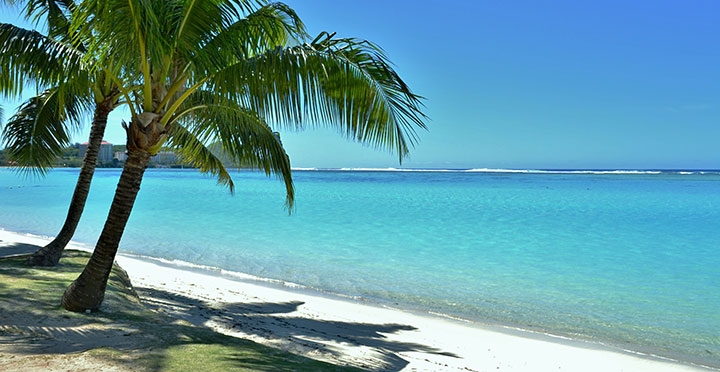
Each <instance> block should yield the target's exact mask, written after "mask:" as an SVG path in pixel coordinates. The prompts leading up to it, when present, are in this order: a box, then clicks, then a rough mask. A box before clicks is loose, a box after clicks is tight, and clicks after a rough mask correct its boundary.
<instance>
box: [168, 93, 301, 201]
mask: <svg viewBox="0 0 720 372" xmlns="http://www.w3.org/2000/svg"><path fill="white" fill-rule="evenodd" d="M210 102H212V103H210ZM187 104H188V108H187V109H186V110H184V111H182V112H180V113H179V114H178V116H177V117H176V118H175V120H174V122H173V124H172V126H177V125H178V124H181V123H182V124H183V125H185V126H186V130H187V131H188V132H190V133H192V134H193V135H194V136H195V138H197V140H198V141H200V142H201V143H216V144H219V146H220V149H221V150H222V153H223V154H224V155H227V156H228V157H230V158H231V159H232V161H233V163H234V164H233V165H235V166H237V167H239V168H251V169H259V170H262V171H264V172H265V174H266V175H268V176H270V175H275V176H277V177H278V178H281V179H282V180H283V181H284V183H285V191H286V203H287V205H288V207H289V208H292V206H293V203H294V200H295V191H294V186H293V182H292V174H291V166H290V158H289V157H288V155H287V153H286V152H285V149H284V148H283V146H282V143H280V141H279V139H278V138H277V136H276V134H275V133H274V132H273V131H272V129H271V128H270V127H269V126H268V125H267V124H266V123H265V121H264V120H263V119H262V118H261V117H260V116H259V115H258V114H257V113H255V112H253V111H251V110H248V109H244V108H242V107H240V106H239V105H237V104H236V103H234V102H232V101H226V102H222V100H221V99H218V98H217V97H216V95H215V94H214V93H211V92H207V91H204V92H198V93H196V94H195V95H194V96H193V99H192V100H191V101H190V102H187Z"/></svg>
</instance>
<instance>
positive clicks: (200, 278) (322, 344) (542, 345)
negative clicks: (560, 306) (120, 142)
mask: <svg viewBox="0 0 720 372" xmlns="http://www.w3.org/2000/svg"><path fill="white" fill-rule="evenodd" d="M0 241H1V242H2V243H8V242H13V243H22V244H34V245H44V244H45V243H46V242H47V241H48V238H45V237H38V236H33V235H28V234H19V233H14V232H9V231H4V230H0ZM208 244H211V242H208ZM69 248H73V249H80V250H87V247H85V246H83V245H80V244H72V246H70V247H69ZM18 253H21V252H20V251H18ZM117 263H118V264H119V265H120V266H121V267H122V268H124V269H125V270H126V271H127V272H128V274H129V275H130V278H131V280H132V283H133V285H134V287H135V290H136V291H137V293H138V294H139V295H140V296H141V298H142V299H143V301H144V302H145V303H146V304H147V306H148V307H149V308H151V309H155V310H157V311H162V312H165V313H168V314H170V315H171V316H174V317H177V318H181V319H183V320H186V321H188V322H191V323H194V324H199V325H207V326H209V327H212V328H214V329H216V330H218V331H220V332H222V333H225V334H228V335H232V336H236V337H241V338H247V339H250V340H253V341H255V342H258V343H262V344H265V345H269V346H273V347H276V348H279V349H282V350H286V351H289V352H292V353H296V354H300V355H304V356H307V357H310V358H313V359H318V360H323V361H328V362H331V363H334V364H339V365H352V366H357V367H361V368H369V369H373V370H388V371H398V370H403V371H538V372H539V371H598V372H601V371H602V372H611V371H617V372H620V371H638V372H639V371H655V372H665V371H667V372H670V371H709V370H711V369H707V368H703V367H699V366H693V365H687V364H682V363H677V362H673V361H670V360H663V359H660V358H655V357H651V356H644V355H639V354H634V353H630V352H626V351H623V350H619V349H615V348H612V347H608V346H604V345H596V344H591V343H587V342H583V341H577V340H569V339H564V338H559V337H552V336H548V335H543V334H536V333H532V332H528V331H522V330H516V329H509V328H504V327H500V326H491V325H483V324H478V323H471V322H465V321H460V320H453V319H446V318H443V317H439V316H437V317H436V316H431V315H422V314H416V313H412V312H409V311H404V310H400V309H392V308H386V307H382V306H379V305H374V304H367V303H363V302H360V301H353V300H352V299H343V298H341V297H337V296H330V295H324V294H322V293H315V292H314V291H311V290H307V289H303V288H293V287H292V286H280V285H278V284H273V283H264V282H262V281H259V280H254V279H252V278H251V277H249V276H248V277H247V278H244V277H242V276H241V275H231V274H229V273H223V272H221V271H219V270H212V269H209V268H202V267H194V266H189V265H188V266H187V267H184V266H182V265H176V264H173V263H170V262H165V261H162V260H155V259H151V258H145V257H138V256H133V255H127V254H119V255H118V257H117ZM0 301H1V299H0Z"/></svg>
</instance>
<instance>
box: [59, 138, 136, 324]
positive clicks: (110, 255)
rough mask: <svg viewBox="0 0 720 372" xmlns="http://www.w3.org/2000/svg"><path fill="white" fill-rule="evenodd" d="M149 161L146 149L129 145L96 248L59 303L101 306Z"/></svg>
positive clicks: (69, 307)
mask: <svg viewBox="0 0 720 372" xmlns="http://www.w3.org/2000/svg"><path fill="white" fill-rule="evenodd" d="M149 162H150V153H148V152H147V151H146V150H142V149H135V150H130V149H129V151H128V158H127V160H126V161H125V168H123V172H122V175H121V176H120V181H119V182H118V186H117V190H116V191H115V198H114V199H113V202H112V205H111V206H110V212H109V213H108V218H107V220H106V221H105V227H104V228H103V231H102V233H101V234H100V238H99V239H98V242H97V244H96V245H95V251H93V254H92V256H91V257H90V261H89V262H88V264H87V265H86V266H85V269H84V270H83V272H82V274H80V276H79V277H78V278H77V279H75V281H74V282H72V284H70V286H69V287H68V289H67V290H65V294H64V295H63V298H62V306H63V307H64V308H65V309H66V310H70V311H79V312H81V311H86V310H92V311H94V310H97V309H98V308H99V307H100V304H101V303H102V301H103V298H104V296H105V286H106V285H107V280H108V277H109V276H110V271H111V270H112V266H113V262H114V260H115V254H116V253H117V249H118V244H119V243H120V238H121V237H122V234H123V231H124V230H125V225H126V224H127V221H128V218H129V217H130V211H132V208H133V204H135V197H136V196H137V193H138V191H140V182H142V177H143V174H144V173H145V167H146V166H147V165H148V163H149Z"/></svg>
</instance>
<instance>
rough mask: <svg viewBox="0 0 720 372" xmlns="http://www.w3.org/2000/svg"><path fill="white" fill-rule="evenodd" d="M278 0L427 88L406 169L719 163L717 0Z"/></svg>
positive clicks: (317, 145) (361, 163) (305, 154)
mask: <svg viewBox="0 0 720 372" xmlns="http://www.w3.org/2000/svg"><path fill="white" fill-rule="evenodd" d="M287 3H288V4H289V5H291V6H292V7H293V8H295V9H296V10H297V11H298V13H299V15H300V16H301V18H302V19H303V20H304V22H305V23H306V25H307V27H308V28H309V30H310V32H311V33H313V34H316V33H318V32H320V31H336V32H337V33H338V35H339V36H354V37H360V38H365V39H368V40H371V41H374V42H376V43H378V44H380V45H381V46H382V47H383V48H385V50H386V52H387V53H388V55H389V56H390V58H391V59H392V60H393V62H395V63H396V64H397V69H398V71H399V72H400V74H401V75H402V76H403V78H404V79H405V80H406V81H407V82H408V83H409V84H410V86H411V87H412V88H413V89H414V90H415V91H416V92H417V93H419V94H421V95H423V96H425V97H427V101H426V106H427V110H426V113H427V114H428V115H429V116H430V118H431V120H430V121H429V122H428V127H429V130H428V131H422V132H420V138H421V141H420V143H419V144H418V145H417V146H416V148H415V149H414V150H413V151H412V153H411V156H410V158H409V159H408V160H407V161H405V162H404V163H403V166H404V167H436V168H437V167H440V168H444V167H448V168H484V167H488V168H720V151H719V150H718V145H717V141H718V139H719V138H720V22H717V14H720V2H717V1H713V0H708V1H695V0H685V1H680V0H678V1H662V0H654V1H613V0H610V1H608V0H604V1H559V0H556V1H550V2H538V1H529V0H528V1H469V0H468V1H419V0H416V1H409V0H394V1H379V0H367V1H349V0H346V1H338V0H313V1H294V0H287ZM15 19H16V18H15V17H14V16H13V15H12V14H9V13H8V11H7V10H3V14H2V17H1V18H0V20H2V21H3V22H8V21H10V22H15ZM9 105H10V104H9V103H4V106H5V110H6V116H7V114H9V111H12V108H11V107H8V106H9ZM124 116H126V114H124V113H122V112H117V113H115V114H113V115H111V117H110V123H109V128H108V131H107V135H106V139H107V140H108V141H110V142H113V143H123V142H124V133H123V132H122V129H121V128H120V126H119V121H120V120H121V119H122V118H124ZM87 135H88V131H87V130H86V131H85V132H83V133H79V134H78V135H77V136H76V137H75V140H76V141H78V142H84V141H86V138H87ZM282 138H283V143H284V144H285V146H286V148H287V150H288V152H289V154H290V156H291V159H292V161H293V165H294V166H296V167H395V166H398V163H397V158H396V156H394V155H391V154H388V153H385V152H380V151H376V150H373V149H371V148H367V147H364V146H362V145H360V144H357V143H351V142H348V141H346V140H345V139H344V138H342V137H341V136H339V135H338V134H336V133H335V132H333V131H332V130H307V131H304V132H300V133H282Z"/></svg>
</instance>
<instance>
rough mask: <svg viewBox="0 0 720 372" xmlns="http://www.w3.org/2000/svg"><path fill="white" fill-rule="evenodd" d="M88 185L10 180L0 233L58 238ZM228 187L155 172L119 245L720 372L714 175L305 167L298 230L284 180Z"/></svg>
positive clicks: (253, 178) (58, 174)
mask: <svg viewBox="0 0 720 372" xmlns="http://www.w3.org/2000/svg"><path fill="white" fill-rule="evenodd" d="M119 172H120V171H119V170H98V171H97V172H96V176H95V180H94V183H93V187H92V191H91V195H90V199H89V201H88V205H87V207H86V212H85V215H84V216H83V219H82V221H81V224H80V226H79V228H78V231H77V233H76V236H75V240H77V241H80V242H86V243H90V244H92V243H94V241H95V240H96V239H97V236H98V235H99V232H100V229H101V228H102V224H103V222H104V219H105V217H106V215H107V211H108V209H109V204H110V201H111V199H112V194H113V192H114V189H115V185H116V184H117V180H118V176H119ZM77 173H78V171H77V170H72V169H63V170H54V171H52V172H50V174H49V175H48V176H47V178H45V179H43V180H34V179H26V178H23V177H21V176H18V175H17V174H15V173H13V172H11V171H9V170H0V227H3V228H5V229H6V230H13V231H23V232H29V233H35V234H43V235H54V234H56V233H57V232H58V231H59V229H60V226H61V224H62V222H63V220H64V217H65V213H66V208H67V204H68V203H69V200H70V196H71V194H72V190H73V187H74V185H75V181H76V179H77V178H76V177H77ZM235 180H236V185H237V192H236V195H234V196H231V195H230V194H229V193H228V191H227V190H226V189H223V188H221V187H218V186H216V184H215V181H214V180H213V179H211V178H208V177H205V176H202V175H200V174H198V173H197V172H195V171H193V170H148V172H147V173H146V176H145V179H144V182H143V186H142V190H141V191H140V195H139V197H138V200H137V203H136V206H135V209H134V211H133V214H132V216H131V218H130V222H129V224H128V227H127V230H126V233H125V236H124V237H123V240H122V243H121V248H122V249H123V250H125V251H130V252H136V253H140V254H145V255H150V256H157V257H163V258H171V259H179V260H184V261H190V262H193V263H198V264H205V265H211V266H218V267H222V268H225V269H229V270H235V271H240V272H245V273H250V274H253V275H257V276H261V277H268V278H274V279H281V280H286V281H290V282H294V283H299V284H303V285H307V286H312V287H315V288H319V289H323V290H327V291H331V292H337V293H342V294H348V295H354V296H361V297H364V298H367V299H371V300H377V301H382V302H386V303H388V302H389V303H399V304H401V305H403V306H408V307H412V308H416V309H423V310H428V311H433V312H440V313H445V314H452V315H457V316H461V317H465V318H470V319H476V320H482V321H489V322H497V323H503V324H511V325H516V326H520V327H522V328H529V329H534V330H540V331H549V332H551V333H554V334H560V335H569V336H575V337H582V338H589V339H593V340H598V341H603V342H610V343H613V344H616V345H621V346H624V347H627V348H630V349H635V350H649V351H652V352H655V353H659V354H663V355H669V356H674V357H679V358H682V359H692V360H695V361H699V362H702V363H704V364H708V365H714V366H720V294H719V291H718V290H719V289H720V175H719V174H717V173H709V174H697V173H696V174H679V173H669V174H665V173H663V174H562V173H561V174H543V173H537V174H533V173H530V174H528V173H493V172H347V171H297V172H295V183H296V187H297V208H296V210H295V211H294V212H293V214H292V215H291V216H288V214H287V211H286V210H284V209H283V202H284V190H283V188H282V184H281V183H280V182H278V181H275V180H272V179H267V178H265V177H264V176H263V175H260V174H257V173H250V172H240V173H237V174H236V175H235Z"/></svg>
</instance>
